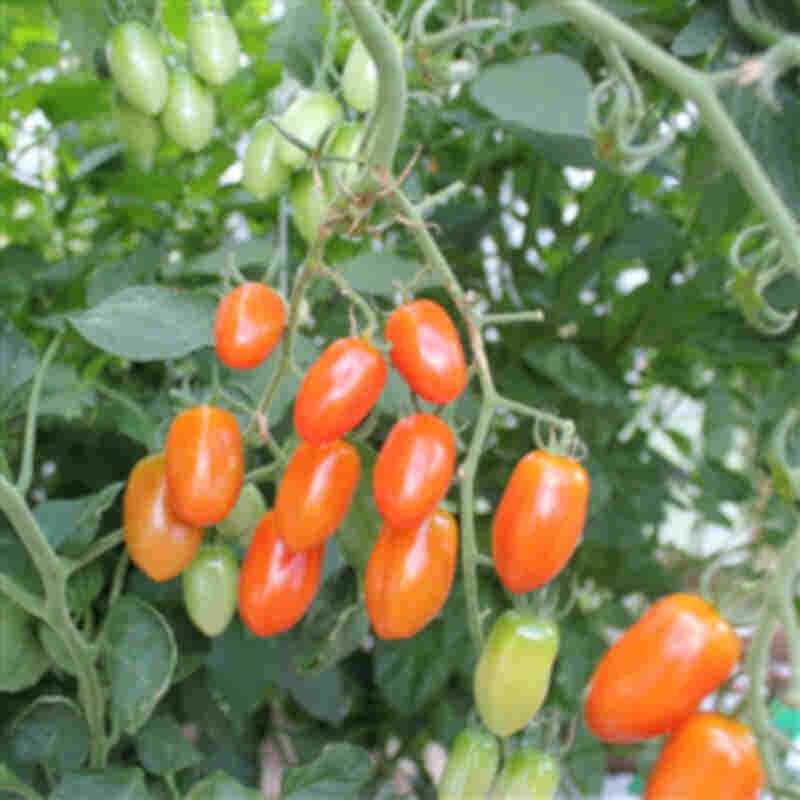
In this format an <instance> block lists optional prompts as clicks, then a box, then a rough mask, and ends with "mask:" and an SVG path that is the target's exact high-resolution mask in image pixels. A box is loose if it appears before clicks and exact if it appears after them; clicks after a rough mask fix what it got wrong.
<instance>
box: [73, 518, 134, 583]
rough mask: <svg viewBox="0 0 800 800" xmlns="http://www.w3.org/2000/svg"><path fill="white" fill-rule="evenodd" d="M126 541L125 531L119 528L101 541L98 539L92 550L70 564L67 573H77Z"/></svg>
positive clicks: (89, 549)
mask: <svg viewBox="0 0 800 800" xmlns="http://www.w3.org/2000/svg"><path fill="white" fill-rule="evenodd" d="M124 541H125V531H124V530H123V529H122V528H118V529H117V530H115V531H113V532H112V533H109V534H106V535H105V536H103V537H102V538H101V539H98V540H97V541H96V542H95V543H94V544H93V545H92V546H91V547H90V548H88V549H87V550H86V552H85V553H84V554H83V555H82V556H81V557H80V558H77V559H75V560H74V561H70V562H68V566H67V572H68V573H70V574H71V573H73V572H77V571H78V570H79V569H82V568H83V567H85V566H86V565H87V564H91V562H92V561H94V560H95V559H96V558H100V556H102V555H103V554H104V553H107V552H108V551H109V550H113V549H114V548H115V547H117V546H118V545H121V544H122V543H123V542H124Z"/></svg>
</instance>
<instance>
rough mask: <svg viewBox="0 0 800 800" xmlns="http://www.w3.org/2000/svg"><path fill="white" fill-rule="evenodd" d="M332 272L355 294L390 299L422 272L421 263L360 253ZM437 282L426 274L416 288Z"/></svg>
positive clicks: (392, 256)
mask: <svg viewBox="0 0 800 800" xmlns="http://www.w3.org/2000/svg"><path fill="white" fill-rule="evenodd" d="M335 269H336V270H337V271H338V272H340V273H341V275H342V277H343V278H344V279H345V280H346V281H347V283H349V284H350V286H351V288H353V289H355V290H356V291H357V292H365V293H366V294H378V295H384V296H385V297H392V296H393V295H394V293H395V291H396V287H398V286H403V285H404V284H408V283H410V282H411V281H412V280H413V278H414V277H415V276H416V275H417V273H419V271H420V270H421V269H422V264H420V263H419V262H418V261H412V260H410V259H407V258H402V257H400V256H396V255H394V254H392V253H360V254H359V255H357V256H356V257H355V258H351V259H350V260H349V261H344V262H342V263H341V264H337V265H336V266H335ZM436 283H438V280H437V278H436V275H435V274H434V273H433V272H428V273H426V274H425V275H424V276H422V278H421V280H420V281H419V283H416V284H415V286H416V288H424V287H426V286H433V285H434V284H436Z"/></svg>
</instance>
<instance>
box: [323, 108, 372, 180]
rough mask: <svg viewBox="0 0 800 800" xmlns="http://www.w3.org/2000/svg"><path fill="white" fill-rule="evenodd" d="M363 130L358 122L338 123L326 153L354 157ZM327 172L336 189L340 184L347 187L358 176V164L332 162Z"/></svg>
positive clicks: (358, 149) (359, 144)
mask: <svg viewBox="0 0 800 800" xmlns="http://www.w3.org/2000/svg"><path fill="white" fill-rule="evenodd" d="M365 132H366V130H365V128H364V126H363V125H362V124H361V123H360V122H345V123H343V124H342V125H339V126H338V127H337V128H336V130H335V131H334V133H333V136H332V137H331V144H330V147H329V148H328V153H327V155H331V156H339V157H340V158H352V159H355V158H356V156H358V154H359V152H360V151H361V144H362V142H363V140H364V133H365ZM329 172H330V176H331V180H332V181H333V183H334V187H335V188H336V189H339V188H340V184H341V186H344V187H345V188H348V187H350V186H351V185H352V184H353V182H354V181H355V179H356V178H357V177H358V172H359V165H358V164H355V163H354V164H345V163H342V162H332V163H331V165H330V167H329Z"/></svg>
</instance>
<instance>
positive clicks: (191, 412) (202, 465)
mask: <svg viewBox="0 0 800 800" xmlns="http://www.w3.org/2000/svg"><path fill="white" fill-rule="evenodd" d="M166 459H167V488H168V502H169V504H170V506H171V508H172V510H173V511H174V512H175V515H176V516H177V517H178V518H179V519H181V520H183V521H184V522H188V523H189V524H190V525H215V524H216V523H217V522H219V521H220V520H223V519H225V517H226V516H227V515H228V512H229V511H230V510H231V509H232V508H233V507H234V505H236V499H237V498H238V496H239V490H240V489H241V488H242V480H243V478H244V452H243V450H242V435H241V433H240V432H239V423H238V422H237V421H236V417H234V416H233V414H231V413H230V412H229V411H225V410H224V409H221V408H215V407H214V406H196V407H195V408H190V409H188V410H187V411H182V412H181V413H180V414H178V416H177V417H175V419H174V420H173V421H172V425H171V426H170V429H169V434H168V435H167V448H166Z"/></svg>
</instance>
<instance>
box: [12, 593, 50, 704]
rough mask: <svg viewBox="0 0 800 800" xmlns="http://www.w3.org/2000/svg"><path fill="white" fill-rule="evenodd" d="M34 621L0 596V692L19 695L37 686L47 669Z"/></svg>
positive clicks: (45, 657)
mask: <svg viewBox="0 0 800 800" xmlns="http://www.w3.org/2000/svg"><path fill="white" fill-rule="evenodd" d="M34 625H35V620H34V618H33V617H32V616H30V614H28V613H27V612H25V611H23V610H22V609H21V608H20V607H19V606H18V605H16V604H15V603H14V602H13V601H12V600H10V599H9V598H8V597H7V596H6V595H4V594H0V692H19V691H21V690H22V689H27V688H28V687H29V686H33V685H34V684H36V683H38V682H39V680H40V679H41V677H42V675H44V673H45V672H46V671H47V668H48V667H49V666H50V659H49V658H48V656H47V653H45V651H44V649H43V648H42V645H41V644H40V643H39V640H38V639H37V638H36V630H35V628H34Z"/></svg>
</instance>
